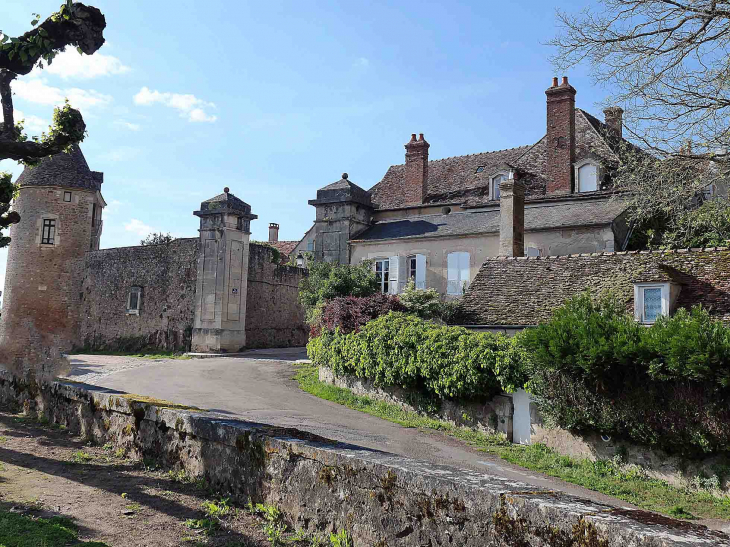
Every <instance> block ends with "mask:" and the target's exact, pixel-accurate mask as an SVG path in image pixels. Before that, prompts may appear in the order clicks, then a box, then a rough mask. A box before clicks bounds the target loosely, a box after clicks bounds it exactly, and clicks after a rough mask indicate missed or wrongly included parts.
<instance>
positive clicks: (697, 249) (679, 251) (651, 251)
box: [484, 247, 730, 262]
mask: <svg viewBox="0 0 730 547" xmlns="http://www.w3.org/2000/svg"><path fill="white" fill-rule="evenodd" d="M729 250H730V247H688V248H683V249H644V250H640V251H601V252H597V253H575V254H566V255H546V256H488V257H487V258H486V259H485V260H484V261H485V262H486V261H487V260H548V259H556V258H589V257H594V256H624V255H638V254H643V255H647V254H657V255H659V254H685V253H704V252H716V251H729Z"/></svg>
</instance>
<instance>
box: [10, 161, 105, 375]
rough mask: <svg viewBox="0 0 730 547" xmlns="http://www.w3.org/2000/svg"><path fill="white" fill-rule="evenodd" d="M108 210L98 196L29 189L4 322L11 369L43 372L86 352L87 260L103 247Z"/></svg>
mask: <svg viewBox="0 0 730 547" xmlns="http://www.w3.org/2000/svg"><path fill="white" fill-rule="evenodd" d="M36 169H39V170H42V169H43V164H42V165H41V166H39V167H36ZM104 205H105V204H104V201H103V199H102V197H101V194H100V192H99V190H98V189H96V188H79V187H71V186H36V185H28V186H22V187H21V189H20V192H19V194H18V197H17V198H16V200H15V202H14V204H13V210H14V211H17V212H18V213H19V214H20V217H21V221H20V223H19V224H15V225H13V226H12V227H11V229H10V237H11V239H12V243H11V245H10V246H9V252H8V261H7V274H6V279H5V292H4V301H3V317H2V321H1V322H0V339H1V340H2V347H3V351H4V352H5V358H6V359H7V360H8V361H12V362H14V363H15V364H16V365H17V366H20V365H21V364H26V363H34V364H38V363H42V362H44V361H46V360H54V359H57V358H58V353H59V352H63V351H68V350H70V349H71V348H72V346H74V345H78V344H79V342H80V338H79V327H80V322H81V314H80V313H79V309H80V306H81V303H82V300H81V294H82V281H83V271H84V254H85V253H86V252H87V251H89V249H94V248H97V247H98V241H99V235H100V233H101V210H102V208H103V207H104ZM94 214H96V216H95V217H92V215H94ZM92 219H93V226H92ZM44 222H50V223H52V226H53V228H50V224H49V226H48V227H47V228H46V233H45V234H44ZM51 231H53V232H54V233H51ZM44 235H45V237H44ZM49 352H50V353H49ZM16 370H17V368H16Z"/></svg>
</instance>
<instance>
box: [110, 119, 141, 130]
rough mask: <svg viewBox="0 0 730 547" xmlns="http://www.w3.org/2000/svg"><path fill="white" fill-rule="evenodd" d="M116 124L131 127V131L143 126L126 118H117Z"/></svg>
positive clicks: (126, 127)
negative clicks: (125, 119)
mask: <svg viewBox="0 0 730 547" xmlns="http://www.w3.org/2000/svg"><path fill="white" fill-rule="evenodd" d="M114 125H117V126H119V127H124V128H125V129H129V130H130V131H139V130H140V129H142V126H141V125H139V124H137V123H131V122H127V121H124V120H117V121H115V122H114Z"/></svg>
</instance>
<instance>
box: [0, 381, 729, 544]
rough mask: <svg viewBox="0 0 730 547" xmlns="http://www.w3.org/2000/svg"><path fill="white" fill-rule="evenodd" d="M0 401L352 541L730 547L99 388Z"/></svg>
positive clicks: (12, 390)
mask: <svg viewBox="0 0 730 547" xmlns="http://www.w3.org/2000/svg"><path fill="white" fill-rule="evenodd" d="M0 402H1V403H4V404H6V405H13V406H16V407H20V408H23V409H24V411H25V412H26V413H29V414H30V413H36V414H37V415H39V416H40V415H42V416H45V417H46V418H48V419H49V420H50V421H51V422H52V423H56V424H62V425H64V426H66V427H67V428H68V429H69V430H70V431H71V432H73V433H76V434H80V435H83V436H85V437H87V438H88V439H89V440H90V441H93V442H96V443H112V445H113V446H114V447H116V448H122V449H124V450H125V451H126V452H127V454H128V455H130V456H132V457H136V458H141V457H148V458H154V459H156V460H157V461H158V462H159V463H160V464H161V465H164V466H167V467H173V468H176V469H181V470H184V471H186V472H187V473H189V474H190V475H193V476H197V477H205V479H206V480H207V481H208V482H209V484H210V485H211V487H212V488H214V489H216V490H219V491H222V492H227V493H229V494H230V495H231V496H232V497H233V498H234V499H235V500H236V501H237V502H239V503H241V502H246V501H247V500H249V499H252V500H253V501H265V502H267V503H270V504H274V505H276V506H277V507H279V508H280V509H281V510H282V511H283V512H284V514H285V516H286V518H287V519H288V521H289V524H291V525H293V526H294V527H296V528H297V529H299V528H303V529H305V530H307V531H308V532H315V533H324V532H329V531H332V530H338V529H342V528H345V529H347V530H348V532H349V533H350V534H351V535H352V537H353V540H354V545H355V546H357V547H360V546H381V547H384V546H413V547H416V546H418V547H420V546H423V545H428V546H431V545H447V544H448V545H460V546H467V547H470V546H479V547H483V546H487V547H506V546H527V545H530V546H535V547H570V546H572V547H585V546H590V547H619V546H620V547H639V546H641V547H669V546H686V547H689V546H707V547H710V546H724V547H730V537H729V536H727V535H725V534H723V533H720V532H716V531H711V530H708V529H707V528H705V527H702V526H696V525H692V524H688V523H683V522H679V521H676V520H673V519H669V518H665V517H661V516H658V515H655V514H652V513H647V512H644V511H634V510H628V509H617V508H614V507H609V506H606V505H602V504H598V503H592V502H588V501H586V500H583V499H580V498H575V497H572V496H568V495H564V494H561V493H559V492H555V491H548V490H541V489H535V487H534V486H531V485H527V484H522V483H511V482H507V481H505V480H503V479H500V478H499V477H495V476H491V475H487V474H481V473H474V472H471V471H467V470H459V469H456V468H450V467H445V466H437V465H431V464H427V463H425V462H420V461H417V460H409V459H406V458H402V457H398V456H394V455H392V454H388V453H384V452H378V451H373V450H368V449H363V448H360V447H357V446H352V445H345V444H339V443H335V442H333V441H329V440H327V439H324V438H321V437H317V436H315V435H312V434H310V433H306V432H303V431H299V430H296V429H284V428H277V427H272V426H266V425H263V424H255V423H251V422H245V421H240V420H232V419H230V418H228V417H224V416H219V415H216V414H212V413H207V412H202V411H195V410H192V409H185V408H182V407H177V408H176V407H175V405H172V404H164V403H163V402H158V403H157V404H153V403H154V401H153V402H152V403H151V402H149V401H145V400H144V399H143V398H140V397H138V396H132V395H128V394H125V393H121V392H118V391H112V390H106V389H103V388H97V387H94V386H86V385H83V384H74V383H61V382H54V383H48V384H44V385H42V386H38V385H36V384H27V383H24V382H22V381H19V380H17V379H15V378H14V377H12V376H11V375H9V374H8V373H5V372H0Z"/></svg>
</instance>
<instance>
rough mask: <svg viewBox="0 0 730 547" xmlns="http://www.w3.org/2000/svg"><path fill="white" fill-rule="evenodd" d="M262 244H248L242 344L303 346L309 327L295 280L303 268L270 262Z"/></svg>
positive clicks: (297, 279) (269, 256) (270, 259)
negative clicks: (244, 321) (246, 288)
mask: <svg viewBox="0 0 730 547" xmlns="http://www.w3.org/2000/svg"><path fill="white" fill-rule="evenodd" d="M272 260H273V252H272V250H271V249H270V248H269V247H268V246H266V245H257V244H255V243H251V244H250V245H249V254H248V292H247V296H246V347H247V348H288V347H298V346H306V345H307V339H308V338H309V327H308V326H307V324H306V321H305V314H304V308H302V306H301V304H299V282H300V281H301V280H302V279H304V277H306V275H307V270H305V269H303V268H297V267H294V266H282V265H278V264H274V263H272Z"/></svg>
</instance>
